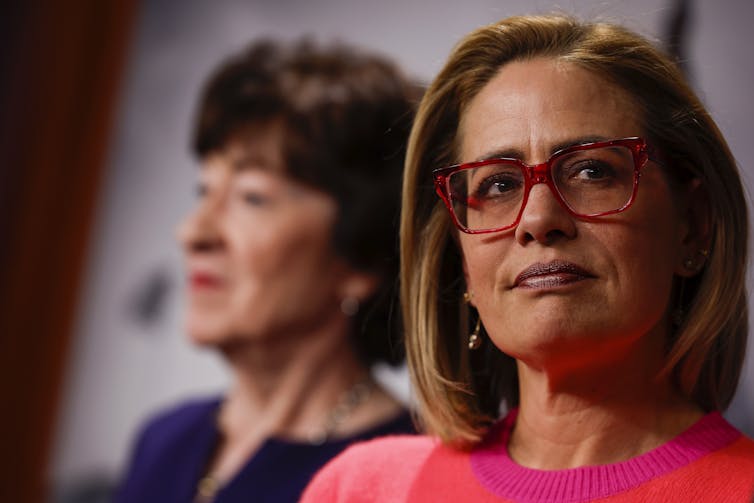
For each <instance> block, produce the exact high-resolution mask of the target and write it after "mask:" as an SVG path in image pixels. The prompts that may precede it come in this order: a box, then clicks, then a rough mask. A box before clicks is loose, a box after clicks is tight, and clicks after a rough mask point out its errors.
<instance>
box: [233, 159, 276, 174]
mask: <svg viewBox="0 0 754 503" xmlns="http://www.w3.org/2000/svg"><path fill="white" fill-rule="evenodd" d="M278 169H279V168H278V166H277V165H276V164H275V163H273V162H272V161H270V159H268V158H266V157H264V156H259V155H254V154H250V155H244V156H243V157H240V158H238V159H235V160H234V161H233V172H234V173H239V172H244V171H251V170H262V171H278Z"/></svg>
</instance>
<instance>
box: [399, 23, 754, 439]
mask: <svg viewBox="0 0 754 503" xmlns="http://www.w3.org/2000/svg"><path fill="white" fill-rule="evenodd" d="M534 57H549V58H553V59H557V60H559V61H564V62H568V63H569V64H572V65H575V66H578V67H581V68H584V69H586V70H588V71H591V72H593V73H594V74H596V75H598V76H600V77H602V78H605V79H607V80H608V81H610V82H612V83H613V84H615V85H616V86H618V87H619V88H621V89H623V90H624V91H625V92H627V93H628V94H629V96H631V97H632V98H633V99H634V102H635V103H636V104H637V105H638V106H639V108H640V112H641V115H640V117H641V119H642V125H643V127H644V131H645V133H646V135H647V139H648V140H649V141H650V142H651V143H652V144H653V145H655V146H656V147H657V148H658V149H659V150H660V151H661V152H663V154H664V156H665V160H666V164H667V165H668V167H669V169H668V170H667V171H668V172H669V175H670V177H671V178H675V179H676V180H678V181H679V182H683V181H684V180H689V179H691V178H696V179H699V180H700V181H701V186H702V188H703V189H704V190H706V192H707V197H708V199H709V203H710V204H709V209H710V214H709V218H710V221H711V222H712V226H713V230H712V232H713V242H712V247H711V250H710V255H709V259H708V261H707V264H706V267H705V268H704V270H703V271H702V272H701V274H699V275H698V276H696V277H695V278H693V279H692V280H690V281H688V280H687V281H686V284H685V287H684V297H685V299H686V301H685V302H686V305H685V308H686V309H685V311H686V312H687V316H686V318H685V319H684V320H683V322H682V324H681V325H680V326H679V327H678V328H677V330H675V331H674V333H673V334H672V335H671V340H669V341H668V344H667V346H668V351H667V368H666V372H667V373H668V375H670V376H671V377H672V379H673V381H674V383H675V384H676V385H677V387H678V389H679V390H680V392H681V393H683V394H684V395H685V396H687V397H688V398H690V399H691V400H693V401H694V402H695V403H697V404H698V405H699V406H701V407H702V408H703V409H706V410H712V409H724V408H725V407H727V405H728V404H729V402H730V400H731V398H732V396H733V394H734V392H735V389H736V386H737V383H738V377H739V374H740V371H741V366H742V364H743V354H744V349H745V345H746V337H747V333H748V318H747V309H748V305H747V301H746V290H745V283H744V282H745V277H746V274H745V269H746V261H747V242H748V222H747V215H748V213H747V209H746V202H745V198H744V193H743V188H742V184H741V181H740V178H739V174H738V170H737V168H736V163H735V160H734V159H733V157H732V155H731V153H730V150H729V149H728V146H727V144H726V142H725V139H724V138H723V137H722V135H721V133H720V131H719V130H718V128H717V126H716V125H715V123H714V121H713V120H712V119H711V117H710V116H709V114H708V113H707V112H706V110H705V109H704V107H703V105H702V104H701V103H700V101H699V99H698V98H697V97H696V95H695V94H694V92H693V91H692V90H691V88H690V87H689V86H688V84H687V83H686V82H685V80H684V77H683V75H682V74H681V72H680V71H679V69H678V68H677V66H676V65H675V64H674V63H673V62H672V61H671V60H670V59H669V58H668V57H667V56H665V55H664V54H662V53H661V52H660V51H659V50H657V49H656V48H655V47H654V46H653V45H652V44H651V43H650V42H648V41H647V40H646V39H644V38H643V37H641V36H639V35H637V34H635V33H633V32H631V31H629V30H627V29H625V28H623V27H620V26H616V25H613V24H607V23H582V22H579V21H577V20H575V19H573V18H570V17H566V16H560V15H553V16H522V17H512V18H508V19H504V20H502V21H500V22H498V23H495V24H491V25H489V26H485V27H482V28H480V29H478V30H476V31H474V32H472V33H471V34H469V35H467V36H466V37H465V38H464V39H463V40H462V41H461V42H460V43H459V44H458V45H457V46H456V48H455V49H454V50H453V52H452V53H451V55H450V57H449V59H448V61H447V63H446V64H445V67H444V68H443V69H442V71H441V72H440V74H439V75H438V76H437V77H436V78H435V80H434V82H433V83H432V84H431V85H430V87H429V89H428V90H427V92H426V94H425V96H424V99H423V100H422V102H421V104H420V106H419V110H418V112H417V118H416V121H415V125H414V129H413V131H412V133H411V138H410V140H409V149H408V154H407V159H406V171H405V174H404V190H403V216H402V220H401V261H402V264H401V280H402V290H401V296H402V306H403V313H404V320H405V323H406V333H407V342H406V346H407V354H408V360H409V365H410V369H411V376H412V379H413V383H414V386H415V388H416V390H417V398H418V404H419V408H420V415H421V417H422V418H423V421H424V423H425V427H426V428H427V429H428V430H429V431H430V432H432V433H435V434H437V435H439V436H440V437H441V438H443V439H444V440H446V441H449V442H453V443H456V444H458V445H460V446H469V445H472V444H473V443H474V442H476V441H478V440H479V438H480V436H481V435H482V434H483V433H484V431H485V430H486V428H487V425H488V424H489V422H490V421H491V420H493V419H494V418H495V417H497V415H498V414H499V412H498V411H499V407H500V405H501V402H502V401H505V402H507V405H508V406H516V405H517V404H518V399H519V397H518V384H517V371H516V367H515V360H513V359H512V358H511V357H509V356H507V355H505V354H503V353H502V352H500V351H499V350H497V348H495V347H493V346H492V345H491V344H488V345H487V347H486V348H485V349H483V350H480V351H479V352H478V353H476V354H473V355H472V354H470V352H469V351H468V349H467V348H466V339H467V337H468V333H469V332H470V327H469V323H468V320H467V318H468V315H467V308H466V307H465V306H464V305H463V303H462V302H461V298H462V294H463V292H464V290H465V286H464V281H463V272H462V266H461V258H460V254H459V251H458V247H457V244H456V243H455V242H454V240H453V239H452V238H451V236H452V235H453V233H454V232H456V231H455V229H454V228H453V226H452V223H451V221H450V218H449V216H448V215H447V213H446V211H445V208H444V207H443V205H442V203H441V202H440V200H439V198H437V197H436V195H435V193H434V189H433V186H432V180H431V170H432V169H433V168H437V167H442V166H445V165H449V164H453V163H455V162H459V161H460V159H458V156H457V151H458V145H457V140H458V125H459V123H460V119H461V117H462V114H463V113H464V110H465V108H466V107H467V106H468V104H469V102H470V101H471V100H472V98H473V97H474V96H475V95H476V94H477V93H478V92H479V91H480V90H481V89H482V88H483V87H484V86H485V84H487V82H489V81H490V80H491V78H492V77H493V76H494V75H495V74H496V73H497V72H498V70H499V69H500V67H502V66H503V65H505V64H506V63H508V62H511V61H515V60H524V59H528V58H534Z"/></svg>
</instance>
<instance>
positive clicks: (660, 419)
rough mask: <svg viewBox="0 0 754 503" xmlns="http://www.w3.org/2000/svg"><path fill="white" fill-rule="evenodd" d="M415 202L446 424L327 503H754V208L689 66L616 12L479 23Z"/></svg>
mask: <svg viewBox="0 0 754 503" xmlns="http://www.w3.org/2000/svg"><path fill="white" fill-rule="evenodd" d="M432 182H434V184H433V183H432ZM403 191H404V192H403V202H404V208H403V216H402V228H401V233H402V236H401V237H402V244H401V247H402V250H401V252H402V253H401V258H402V265H401V269H402V275H401V278H402V283H401V286H402V304H403V310H404V319H405V323H406V337H407V349H408V357H409V364H410V369H411V373H412V378H413V383H414V385H415V388H416V394H417V401H418V405H419V412H420V416H421V419H422V421H423V425H424V427H425V428H426V430H427V433H428V434H429V435H428V436H424V437H417V438H408V437H406V438H393V439H385V440H380V441H375V442H371V443H368V444H365V445H362V446H358V447H354V448H352V449H351V450H349V451H348V452H346V453H345V454H344V455H342V456H341V457H340V458H338V459H337V460H335V461H334V462H333V463H332V464H331V465H330V466H329V467H327V468H325V469H324V470H323V471H322V472H321V473H320V474H319V475H318V477H317V478H315V480H314V482H313V483H312V484H311V485H310V487H309V489H308V492H307V493H305V497H304V500H305V501H349V502H351V501H433V502H437V501H490V502H492V501H501V502H507V501H524V502H539V501H541V502H545V501H546V502H582V501H595V500H599V501H604V502H617V501H621V502H628V501H726V502H732V501H742V502H743V501H746V502H749V501H751V499H752V496H754V442H752V440H751V439H748V438H746V437H745V436H743V435H742V434H741V433H740V432H739V431H738V430H736V429H735V428H734V427H733V426H731V425H730V424H729V423H728V422H726V420H725V419H724V418H723V417H722V416H721V415H720V412H721V411H722V410H724V409H725V408H726V406H727V405H728V403H729V402H730V400H731V397H732V396H733V394H734V391H735V389H736V385H737V381H738V376H739V373H740V370H741V366H742V360H743V354H744V348H745V345H746V338H747V330H748V325H747V315H746V313H747V301H746V291H745V284H744V281H745V277H746V274H745V268H746V262H747V255H746V253H747V239H748V236H747V231H748V223H747V209H746V204H745V200H744V195H743V188H742V185H741V181H740V178H739V174H738V172H737V169H736V165H735V161H734V159H733V158H732V156H731V153H730V151H729V149H728V147H727V145H726V143H725V140H724V139H723V137H722V136H721V134H720V132H719V130H718V129H717V127H716V125H715V124H714V122H713V121H712V119H711V118H710V116H709V115H708V114H707V112H706V111H705V110H704V108H703V107H702V105H701V103H700V102H699V100H698V99H697V97H696V96H695V95H694V93H693V92H692V90H691V89H690V88H689V86H688V85H687V84H686V82H685V81H684V79H683V77H682V75H681V74H680V72H679V70H678V69H677V67H676V66H675V64H673V63H672V62H671V61H670V60H669V59H668V58H667V57H666V56H664V55H663V54H661V53H660V52H659V51H657V50H656V49H655V48H654V47H653V46H652V45H651V44H650V43H648V42H647V41H646V40H644V39H643V38H641V37H639V36H638V35H636V34H634V33H632V32H629V31H627V30H626V29H624V28H621V27H619V26H615V25H610V24H602V23H596V24H593V23H581V22H578V21H575V20H573V19H571V18H567V17H561V16H543V17H515V18H510V19H505V20H503V21H501V22H499V23H496V24H493V25H490V26H487V27H483V28H480V29H479V30H477V31H475V32H473V33H471V34H470V35H468V36H467V37H465V38H464V39H463V40H462V41H461V42H460V44H459V45H458V46H457V47H456V48H455V50H454V51H453V53H452V54H451V56H450V59H449V61H448V62H447V64H446V66H445V68H444V69H443V70H442V71H441V73H440V74H439V75H438V76H437V78H436V79H435V81H434V83H433V84H432V85H431V86H430V88H429V90H428V92H427V94H426V95H425V97H424V99H423V101H422V103H421V105H420V108H419V111H418V115H417V119H416V122H415V124H414V128H413V132H412V135H411V139H410V143H409V154H408V158H407V161H406V173H405V177H404V187H403ZM438 196H439V197H438ZM437 439H439V441H438V440H437Z"/></svg>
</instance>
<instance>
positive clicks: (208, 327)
mask: <svg viewBox="0 0 754 503" xmlns="http://www.w3.org/2000/svg"><path fill="white" fill-rule="evenodd" d="M186 333H187V334H188V339H189V341H190V342H191V343H193V344H194V345H196V346H201V347H218V346H222V345H223V344H227V343H228V342H229V339H230V333H231V331H230V330H229V327H227V326H226V324H225V323H221V322H219V321H214V320H212V319H211V318H202V319H201V320H194V319H189V320H188V321H187V323H186Z"/></svg>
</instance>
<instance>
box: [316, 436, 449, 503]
mask: <svg viewBox="0 0 754 503" xmlns="http://www.w3.org/2000/svg"><path fill="white" fill-rule="evenodd" d="M436 445H437V444H436V442H435V440H433V439H432V438H430V437H426V436H417V435H412V436H408V435H405V436H391V437H384V438H380V439H375V440H370V441H368V442H362V443H358V444H355V445H353V446H351V447H349V448H348V449H346V450H345V451H344V452H343V453H341V454H340V455H339V456H337V457H336V458H335V459H333V460H332V461H330V462H329V463H328V464H327V465H325V467H324V468H322V470H320V471H319V472H318V473H317V474H316V475H315V476H314V478H313V479H312V481H311V483H310V484H309V486H308V487H307V488H306V490H305V491H304V494H303V496H302V498H301V503H346V502H348V503H377V502H384V501H390V502H401V501H406V497H407V495H408V493H409V491H410V489H411V485H412V483H413V481H414V480H415V478H416V476H417V474H418V473H419V471H420V469H421V467H422V466H423V464H424V462H425V461H426V459H427V458H428V457H429V455H430V454H431V452H432V450H433V449H434V447H435V446H436Z"/></svg>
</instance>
